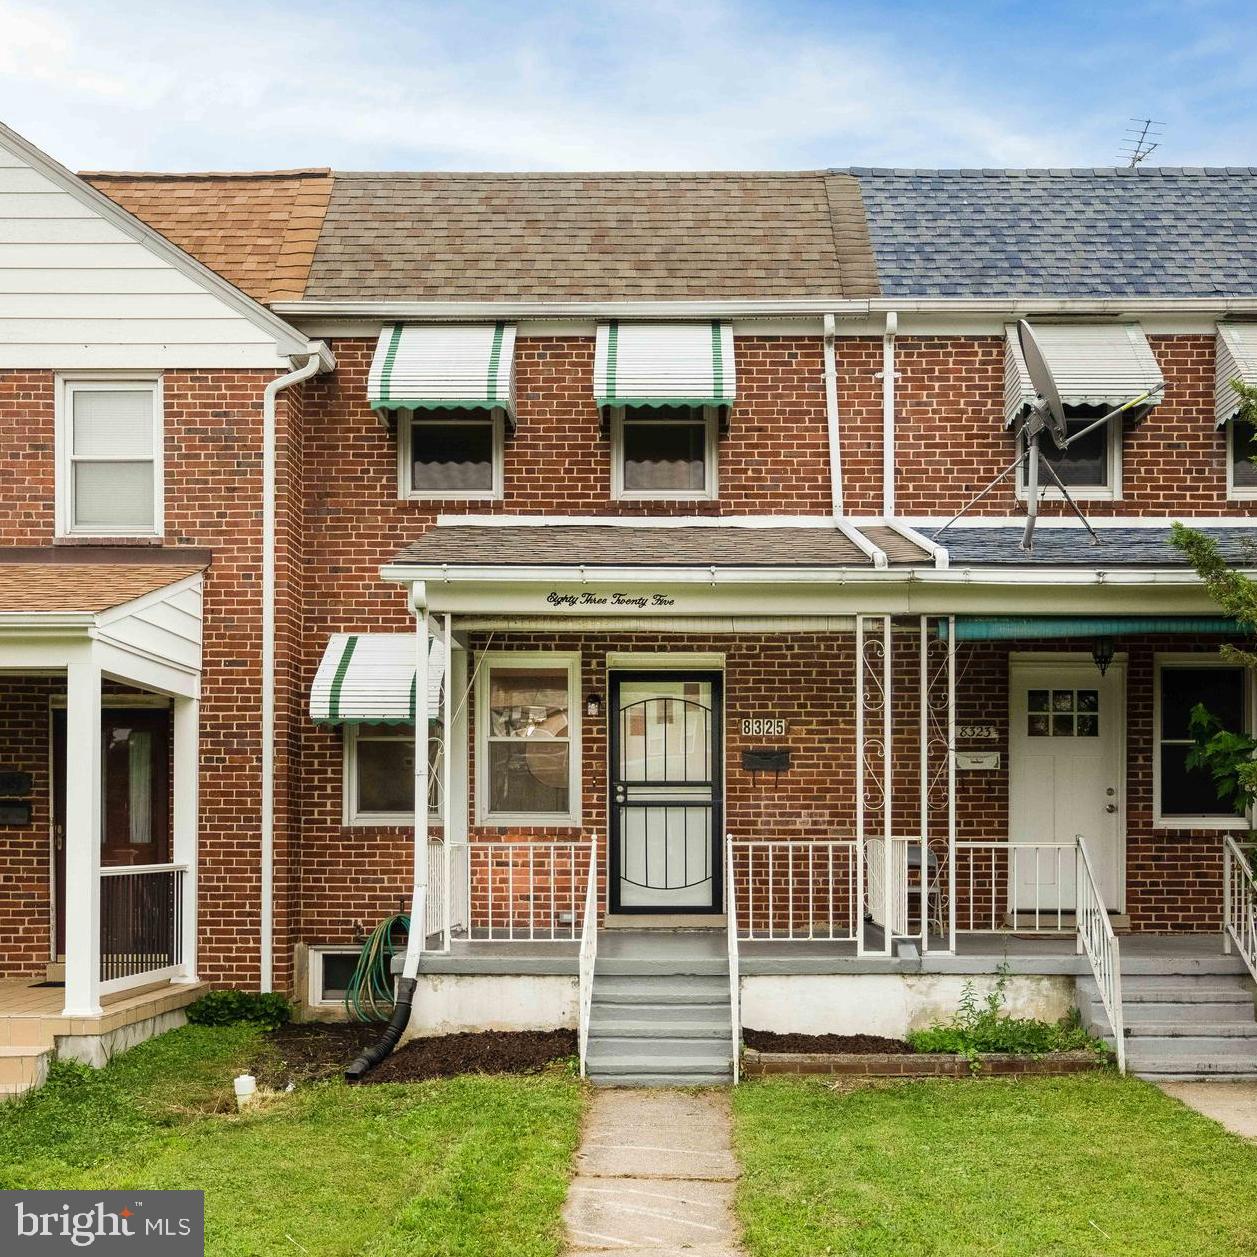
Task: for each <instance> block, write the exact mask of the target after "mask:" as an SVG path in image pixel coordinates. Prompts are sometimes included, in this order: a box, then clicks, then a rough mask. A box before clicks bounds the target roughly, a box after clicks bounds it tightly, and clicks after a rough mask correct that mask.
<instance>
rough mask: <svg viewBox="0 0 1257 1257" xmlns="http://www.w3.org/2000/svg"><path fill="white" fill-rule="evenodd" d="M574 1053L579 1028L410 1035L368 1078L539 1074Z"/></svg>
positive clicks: (398, 1079)
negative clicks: (420, 1037)
mask: <svg viewBox="0 0 1257 1257" xmlns="http://www.w3.org/2000/svg"><path fill="white" fill-rule="evenodd" d="M575 1055H576V1031H575V1030H519V1031H510V1032H508V1031H504V1030H489V1031H485V1032H484V1033H482V1034H445V1035H440V1036H439V1037H437V1038H433V1039H412V1040H411V1041H410V1042H409V1043H407V1044H406V1045H405V1046H404V1047H400V1048H398V1049H397V1051H396V1052H394V1053H393V1054H392V1056H388V1057H386V1058H385V1059H384V1060H383V1061H381V1062H380V1064H379V1065H377V1066H376V1067H375V1069H373V1070H372V1071H371V1072H370V1073H369V1074H368V1075H367V1076H366V1078H365V1079H363V1081H364V1082H368V1083H371V1082H419V1081H421V1080H422V1079H424V1078H449V1077H451V1076H453V1075H454V1074H535V1073H538V1072H539V1071H540V1070H542V1069H545V1067H546V1066H547V1065H550V1064H552V1063H553V1062H555V1061H561V1060H565V1059H566V1058H567V1057H569V1056H575Z"/></svg>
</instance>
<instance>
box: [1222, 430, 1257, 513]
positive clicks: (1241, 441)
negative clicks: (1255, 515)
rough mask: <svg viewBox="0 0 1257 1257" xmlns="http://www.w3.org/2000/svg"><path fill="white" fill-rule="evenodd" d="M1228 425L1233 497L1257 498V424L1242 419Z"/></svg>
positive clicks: (1229, 471) (1229, 466)
mask: <svg viewBox="0 0 1257 1257" xmlns="http://www.w3.org/2000/svg"><path fill="white" fill-rule="evenodd" d="M1226 426H1227V446H1228V478H1229V481H1230V491H1231V497H1235V498H1257V462H1254V461H1253V459H1255V458H1257V426H1254V425H1253V424H1251V423H1245V422H1244V421H1243V420H1242V419H1232V420H1231V421H1230V422H1229V423H1228V424H1227V425H1226Z"/></svg>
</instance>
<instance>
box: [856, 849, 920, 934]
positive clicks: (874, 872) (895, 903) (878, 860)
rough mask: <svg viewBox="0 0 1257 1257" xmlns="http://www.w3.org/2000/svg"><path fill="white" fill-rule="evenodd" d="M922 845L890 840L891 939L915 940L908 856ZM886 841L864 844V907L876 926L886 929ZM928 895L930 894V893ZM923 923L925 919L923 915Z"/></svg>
mask: <svg viewBox="0 0 1257 1257" xmlns="http://www.w3.org/2000/svg"><path fill="white" fill-rule="evenodd" d="M920 845H921V842H920V839H919V838H915V837H912V838H908V837H900V836H898V835H896V836H895V837H893V838H891V840H890V856H891V858H890V900H889V902H890V935H891V937H892V938H912V937H915V936H916V935H915V933H914V931H912V929H911V928H910V927H909V924H908V911H909V909H908V905H909V891H910V887H909V876H910V874H909V854H910V852H911V850H912V848H913V847H919V846H920ZM885 850H886V840H885V839H884V838H868V839H866V840H865V843H864V870H865V872H864V906H865V911H866V912H867V913H868V915H869V917H870V919H871V920H872V921H873V923H874V924H875V925H880V926H882V927H883V928H885V926H886V903H887V900H886V897H885V894H886V892H885V887H884V882H885V881H886V875H885V868H886V863H885ZM927 893H928V891H927ZM921 919H922V920H923V921H924V920H926V916H925V915H924V914H923V915H922V918H921Z"/></svg>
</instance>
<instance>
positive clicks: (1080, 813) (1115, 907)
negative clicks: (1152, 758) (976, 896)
mask: <svg viewBox="0 0 1257 1257" xmlns="http://www.w3.org/2000/svg"><path fill="white" fill-rule="evenodd" d="M1010 687H1011V688H1010V694H1009V720H1010V724H1011V727H1010V730H1009V758H1010V767H1009V789H1010V796H1011V797H1010V799H1009V821H1010V830H1009V836H1010V838H1011V840H1012V841H1013V842H1014V843H1045V844H1046V843H1062V844H1068V845H1071V846H1072V844H1073V843H1074V840H1075V838H1076V836H1077V835H1079V834H1081V835H1082V837H1083V838H1084V839H1085V841H1086V844H1087V851H1088V854H1089V855H1090V857H1091V863H1092V868H1093V870H1094V872H1095V877H1096V882H1097V883H1098V886H1099V891H1100V894H1101V895H1102V896H1103V897H1104V902H1105V905H1106V906H1107V907H1108V908H1109V909H1110V910H1112V911H1121V910H1122V908H1123V907H1124V902H1123V901H1124V898H1125V893H1124V892H1125V888H1124V886H1123V876H1124V869H1123V855H1124V853H1123V847H1124V835H1125V814H1124V813H1125V808H1124V800H1123V781H1122V778H1123V746H1124V743H1125V737H1126V721H1125V712H1126V662H1125V660H1124V659H1122V658H1121V657H1118V658H1116V659H1114V660H1113V662H1112V663H1111V664H1110V665H1109V669H1108V672H1107V673H1106V674H1105V675H1104V676H1101V675H1100V671H1099V669H1098V668H1097V667H1096V666H1095V664H1094V663H1093V662H1091V660H1090V659H1086V658H1080V657H1079V656H1077V655H1072V656H1051V655H1037V654H1036V655H1035V656H1033V657H1029V658H1028V657H1024V656H1023V657H1021V658H1017V657H1016V656H1014V658H1013V662H1012V670H1011V676H1010ZM1016 864H1017V867H1016V869H1015V870H1010V873H1011V874H1012V877H1011V881H1012V892H1011V893H1012V903H1011V904H1010V905H1009V906H1010V907H1011V908H1013V909H1015V910H1016V911H1017V912H1019V913H1020V914H1023V918H1024V914H1027V913H1032V912H1033V911H1034V909H1035V907H1036V906H1037V907H1039V908H1040V909H1049V910H1051V909H1055V908H1058V907H1059V908H1064V909H1069V910H1072V909H1073V907H1074V856H1073V853H1072V851H1068V850H1050V849H1046V848H1040V849H1039V850H1038V851H1037V852H1032V851H1022V852H1020V853H1018V855H1017V857H1016Z"/></svg>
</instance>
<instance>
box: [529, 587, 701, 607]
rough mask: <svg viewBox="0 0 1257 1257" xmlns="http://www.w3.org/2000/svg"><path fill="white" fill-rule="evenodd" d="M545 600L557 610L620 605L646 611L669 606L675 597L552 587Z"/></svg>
mask: <svg viewBox="0 0 1257 1257" xmlns="http://www.w3.org/2000/svg"><path fill="white" fill-rule="evenodd" d="M546 602H547V603H548V604H549V605H550V606H552V607H556V608H558V609H559V610H570V611H583V610H585V609H586V608H588V607H597V608H605V607H622V608H624V609H625V610H627V611H647V610H650V609H651V608H654V607H671V606H674V605H675V604H676V599H675V598H673V597H672V595H671V594H660V593H641V594H638V593H620V592H617V591H615V590H612V591H611V592H609V593H605V594H602V593H595V592H594V591H593V590H588V589H582V590H580V591H578V592H576V593H570V594H569V593H563V592H562V591H561V590H558V589H552V590H551V591H550V592H549V593H548V594H546Z"/></svg>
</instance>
